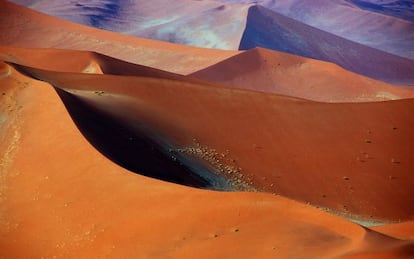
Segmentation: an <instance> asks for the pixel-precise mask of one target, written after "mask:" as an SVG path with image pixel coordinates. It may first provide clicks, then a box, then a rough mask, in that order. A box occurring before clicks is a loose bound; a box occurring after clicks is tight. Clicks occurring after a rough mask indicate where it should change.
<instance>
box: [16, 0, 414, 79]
mask: <svg viewBox="0 0 414 259" xmlns="http://www.w3.org/2000/svg"><path fill="white" fill-rule="evenodd" d="M16 2H20V1H18V0H17V1H16ZM350 2H354V3H350ZM363 2H364V1H363ZM398 2H399V4H400V5H403V3H402V2H401V1H398ZM365 3H366V2H365ZM26 5H29V6H30V3H26ZM31 6H32V8H34V9H37V10H39V11H43V12H47V13H49V14H52V15H55V16H58V17H62V18H66V19H69V20H72V21H75V22H78V23H83V24H86V25H90V26H95V27H98V28H105V29H108V30H114V31H118V32H123V33H126V34H130V35H135V36H139V37H145V38H152V39H158V40H164V41H168V42H175V43H180V44H187V45H194V46H199V47H207V48H221V49H233V50H236V49H243V50H244V49H250V48H254V47H265V48H269V49H274V50H279V51H285V52H289V53H293V54H297V55H301V56H305V57H310V58H316V59H319V60H325V61H329V62H333V63H336V64H338V65H340V66H342V67H344V68H346V69H348V70H351V71H353V72H356V73H359V74H363V75H365V76H369V77H372V78H375V79H377V80H383V81H386V82H389V83H393V84H398V85H407V84H408V85H413V84H414V78H413V76H412V75H413V74H414V70H413V67H414V48H413V46H414V44H413V42H414V24H413V22H412V21H409V20H402V19H399V18H396V17H394V16H387V15H384V14H383V13H381V11H378V12H376V11H366V10H363V9H361V8H360V7H358V6H363V4H362V3H361V2H360V1H343V0H334V1H332V0H314V1H303V0H289V1H268V0H261V1H226V0H221V1H187V0H176V1H175V2H174V5H172V6H170V7H169V8H168V9H165V8H163V6H164V1H162V0H157V1H151V2H148V1H134V2H128V3H127V4H126V3H123V4H119V3H118V2H116V1H115V2H114V1H112V2H111V4H108V3H105V2H102V1H88V3H81V4H79V3H75V2H67V3H54V2H53V1H50V0H43V1H36V4H33V5H31ZM371 6H372V5H371ZM376 6H378V8H380V9H381V10H387V9H386V8H384V7H383V6H386V4H384V3H378V4H377V5H376ZM405 10H410V7H409V6H406V7H405ZM384 13H386V12H384ZM400 14H401V15H402V13H400ZM402 16H403V15H402ZM413 17H414V16H413ZM378 64H381V66H380V65H378ZM390 67H393V68H394V69H389V68H390Z"/></svg>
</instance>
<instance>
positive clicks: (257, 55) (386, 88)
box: [0, 46, 414, 102]
mask: <svg viewBox="0 0 414 259" xmlns="http://www.w3.org/2000/svg"><path fill="white" fill-rule="evenodd" d="M0 58H1V59H3V60H4V61H7V62H12V63H16V64H21V65H26V66H32V67H38V68H42V69H46V70H54V71H61V72H83V73H98V74H99V73H101V74H102V73H104V74H112V75H133V76H145V77H157V78H166V79H175V80H185V81H192V82H201V80H200V79H202V80H203V81H204V83H206V82H207V81H211V82H213V83H216V84H217V83H220V84H223V85H228V86H231V87H237V88H244V89H251V90H256V91H263V92H271V93H277V94H282V95H289V96H295V97H300V98H305V99H311V100H317V101H324V102H363V101H383V100H388V99H401V98H412V97H414V88H408V87H406V88H403V87H396V86H390V85H388V84H386V83H382V82H379V81H375V80H372V79H369V78H366V77H363V76H359V75H357V74H354V73H351V72H348V71H346V70H344V69H342V68H340V67H338V66H336V65H334V64H330V63H326V62H322V61H317V60H312V59H306V58H302V57H299V56H294V55H290V54H284V53H281V52H276V51H269V50H265V49H254V50H251V51H247V52H244V53H241V54H238V55H236V56H234V57H232V58H230V59H228V60H225V61H222V62H221V63H219V64H217V65H213V66H211V67H209V68H206V69H204V70H201V71H199V72H196V73H194V74H193V75H191V76H182V75H179V74H174V73H171V72H167V71H162V70H159V69H154V68H151V67H146V66H142V65H137V64H132V63H129V62H126V61H122V60H118V59H115V58H111V57H108V56H105V55H102V54H99V53H94V52H89V51H74V50H58V49H32V48H13V47H6V46H0ZM197 78H199V79H197Z"/></svg>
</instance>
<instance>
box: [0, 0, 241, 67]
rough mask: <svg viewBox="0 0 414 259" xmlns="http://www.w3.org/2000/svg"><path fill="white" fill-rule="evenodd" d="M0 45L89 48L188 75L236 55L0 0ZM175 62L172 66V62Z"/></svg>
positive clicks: (235, 52)
mask: <svg viewBox="0 0 414 259" xmlns="http://www.w3.org/2000/svg"><path fill="white" fill-rule="evenodd" d="M0 5H1V8H0V31H1V32H2V33H1V34H0V45H6V46H14V47H27V48H61V49H75V50H89V51H94V52H99V53H102V54H105V55H108V56H111V57H116V58H120V59H122V60H125V61H128V62H131V63H135V64H141V65H146V66H151V67H154V68H158V69H162V70H165V71H170V72H174V73H179V74H188V73H191V72H195V71H197V70H199V69H202V68H204V67H206V66H208V65H212V64H215V63H217V62H219V61H221V60H223V59H225V58H228V57H231V56H233V55H235V54H237V53H238V52H237V51H218V50H213V49H201V48H195V47H189V46H183V45H178V44H171V43H167V42H159V41H154V40H149V39H142V38H136V37H132V36H126V35H121V34H117V33H112V32H108V31H102V30H98V29H94V28H90V27H86V26H80V25H78V24H74V23H71V22H67V21H64V20H61V19H57V18H54V17H51V16H48V15H44V14H41V13H38V12H36V11H32V10H30V9H26V8H22V7H20V6H18V5H15V4H12V3H9V2H7V1H4V0H0ZM171 64H174V65H171Z"/></svg>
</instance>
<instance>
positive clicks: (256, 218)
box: [0, 65, 414, 258]
mask: <svg viewBox="0 0 414 259" xmlns="http://www.w3.org/2000/svg"><path fill="white" fill-rule="evenodd" d="M39 74H40V72H39ZM42 74H43V75H42V76H45V77H46V76H48V77H53V76H58V77H60V76H62V75H61V74H55V73H49V72H44V73H42ZM66 77H67V78H66V79H65V77H64V76H62V78H63V79H62V80H61V81H59V82H58V83H59V84H62V85H63V86H68V85H70V82H71V81H70V79H71V78H72V79H73V78H74V77H77V79H76V80H75V81H73V82H77V83H81V84H79V86H80V88H81V87H85V85H84V84H83V83H82V82H85V81H82V78H84V79H85V80H86V81H88V82H90V83H91V86H92V87H95V84H96V81H95V80H94V79H95V77H93V76H88V77H83V76H81V75H76V74H75V75H71V74H67V75H66ZM96 78H98V79H99V82H101V83H102V89H104V90H107V89H109V88H111V83H112V82H113V80H117V81H118V80H119V84H118V85H120V86H121V87H119V92H128V93H131V94H133V95H132V96H133V98H136V97H134V96H136V94H138V93H139V92H141V91H142V90H146V91H147V94H143V95H142V98H143V99H142V101H151V98H150V97H149V96H152V97H153V98H155V100H159V101H161V102H164V103H168V102H171V101H173V100H174V98H173V99H169V97H170V93H171V91H173V90H174V91H176V92H177V96H181V101H182V100H184V99H185V100H186V101H188V103H187V104H190V105H193V104H192V103H191V100H190V99H189V98H186V97H185V95H183V94H184V92H187V93H186V94H188V95H187V96H188V97H194V98H195V97H197V98H199V100H200V101H202V103H203V104H207V103H206V100H209V99H210V98H211V97H213V96H214V95H215V94H216V93H218V92H220V93H226V94H228V96H227V97H226V96H225V95H224V96H223V101H224V102H226V101H228V100H229V96H233V95H237V96H238V97H240V98H241V101H242V102H245V103H246V98H248V99H249V100H252V101H258V99H257V98H265V99H266V100H268V101H269V106H274V107H276V106H277V105H279V104H278V103H280V104H283V105H288V106H296V105H299V106H304V107H307V108H309V107H312V106H320V105H321V104H315V103H308V102H298V101H293V100H290V99H285V98H281V97H278V96H273V95H262V94H257V93H250V92H245V91H236V90H221V89H216V88H211V87H208V88H207V87H202V86H200V87H197V86H194V87H193V86H191V87H190V85H189V84H184V85H183V86H178V85H177V84H175V83H173V82H172V81H163V80H153V81H152V80H150V79H143V78H135V79H132V78H129V79H128V78H125V77H109V76H99V77H96ZM135 81H136V82H141V83H143V84H142V85H136V84H133V85H132V84H128V86H126V85H124V83H132V82H135ZM151 82H154V83H156V85H158V86H156V85H154V84H153V85H152V84H151ZM159 84H160V85H159ZM0 86H1V92H2V94H1V95H0V98H1V102H0V114H1V118H2V120H1V122H2V123H1V124H0V137H1V141H0V151H1V153H2V154H3V155H2V157H1V161H0V172H1V173H0V183H1V185H0V233H1V234H0V255H1V257H5V258H28V257H39V258H40V257H45V258H52V257H55V256H56V257H69V258H90V257H110V258H157V257H158V258H165V257H172V258H183V257H197V258H396V257H398V258H409V257H410V256H411V255H412V249H413V246H414V243H413V242H412V241H403V240H399V239H396V238H392V237H389V236H385V235H381V234H379V233H377V232H374V231H369V230H367V229H365V228H362V227H360V226H358V225H356V224H353V223H350V222H348V221H346V220H344V219H341V218H339V217H337V216H333V215H330V214H328V213H326V212H323V211H321V210H317V209H315V208H312V207H309V206H306V205H303V204H299V203H297V202H294V201H291V200H288V199H285V198H282V197H280V196H273V195H270V194H263V193H243V192H236V193H226V192H213V191H205V190H199V189H194V188H188V187H183V186H179V185H175V184H171V183H166V182H161V181H158V180H154V179H150V178H146V177H143V176H140V175H137V174H133V173H130V172H128V171H126V170H125V169H123V168H121V167H119V166H117V165H115V164H114V163H112V162H111V161H110V160H108V159H106V158H105V157H104V156H102V155H101V154H100V153H99V152H97V150H95V149H94V148H93V147H92V146H91V145H90V144H89V143H88V142H87V141H86V139H85V138H84V137H83V136H82V135H81V134H80V132H79V130H78V129H77V128H76V127H75V124H74V122H73V121H72V120H71V118H70V116H69V114H68V113H67V111H66V110H65V107H64V105H63V104H62V102H61V100H60V99H59V98H58V95H57V94H56V92H55V91H54V90H53V88H52V87H50V86H49V85H47V84H46V83H42V82H39V81H37V80H33V79H30V78H28V77H25V76H22V75H20V74H19V73H18V72H16V71H15V70H13V69H12V68H11V67H9V66H7V65H2V66H1V69H0ZM150 86H151V88H149V87H150ZM151 89H153V90H151ZM159 90H163V91H166V95H165V98H161V96H158V97H157V96H154V95H152V94H154V93H156V92H157V91H159ZM199 93H203V94H206V97H205V99H202V98H200V96H199ZM77 96H79V98H82V99H85V100H87V102H90V103H91V104H92V103H95V104H98V103H100V102H104V103H107V104H108V103H109V100H107V99H110V98H111V97H114V99H119V100H121V99H122V98H124V97H122V96H117V95H115V93H113V94H112V93H107V94H101V93H100V94H99V95H96V94H89V92H88V91H80V90H78V94H77ZM213 100H214V99H213ZM135 101H136V100H135ZM403 103H404V104H406V105H405V106H409V104H410V103H411V100H407V101H403V102H390V103H385V104H384V105H385V106H387V107H388V108H390V109H391V112H390V113H389V114H388V115H391V114H392V113H393V112H392V111H393V110H394V108H393V107H394V106H396V107H399V106H400V105H401V104H403ZM219 104H220V103H219ZM234 105H235V106H238V104H237V103H235V104H234ZM149 106H150V105H149V104H148V108H151V107H149ZM184 106H186V107H187V105H178V107H177V108H174V111H173V112H174V113H176V112H177V111H178V110H180V109H182V108H183V107H184ZM342 106H344V105H338V106H337V107H342ZM353 106H354V105H353ZM358 106H364V105H358ZM367 106H368V107H371V106H373V107H375V108H379V109H381V106H380V105H379V104H367ZM163 107H165V106H163V105H161V106H160V109H161V110H160V111H162V109H163ZM328 107H329V108H333V107H336V105H328ZM152 108H154V107H152ZM170 108H171V107H170ZM193 108H194V109H195V110H199V109H200V108H202V107H201V106H199V107H197V106H193ZM212 108H213V107H212ZM250 108H257V109H258V110H256V112H257V111H259V115H258V116H259V118H260V116H261V114H263V111H264V107H263V110H260V109H259V106H252V107H250ZM122 109H123V107H119V109H118V110H122ZM218 109H221V108H218ZM229 109H230V110H233V108H232V107H230V108H229ZM309 109H312V108H309ZM351 109H352V108H351ZM335 110H336V111H337V112H338V111H339V109H335ZM361 110H362V113H365V112H366V111H365V110H369V108H366V109H361ZM296 111H299V110H296ZM131 112H134V113H135V114H136V111H131ZM211 112H212V116H211V117H210V118H211V119H212V120H210V122H211V125H216V126H217V125H218V122H219V121H220V115H219V114H217V110H215V109H211ZM221 112H222V113H223V111H221ZM229 112H231V111H229ZM240 112H241V113H240V115H242V117H244V116H247V118H250V117H251V114H252V113H249V112H248V111H247V110H246V109H245V110H241V111H240ZM246 112H247V114H246ZM342 112H343V113H346V112H344V111H342ZM161 113H163V112H161ZM190 113H191V111H189V114H190ZM182 115H185V114H182ZM205 115H206V114H203V115H202V117H204V116H205ZM233 115H235V116H236V117H239V115H238V114H233ZM344 115H346V114H344ZM216 116H217V117H216ZM344 117H346V116H344ZM153 118H156V119H162V116H160V113H154V117H153ZM357 118H358V117H357ZM359 118H361V117H359ZM182 119H183V120H186V118H185V117H183V118H182ZM216 119H217V120H218V121H217V122H216V123H213V122H214V121H215V120H216ZM196 121H197V118H195V121H194V123H193V125H195V122H196ZM279 121H282V122H283V120H281V119H279ZM236 122H237V120H232V121H231V123H236ZM395 122H396V123H398V122H399V120H396V121H395ZM269 123H270V124H271V122H269ZM190 124H191V123H190ZM183 125H186V124H183ZM397 125H398V127H399V130H401V132H404V131H405V130H408V129H407V128H405V127H404V125H402V124H397ZM189 126H191V125H189ZM224 126H225V125H224ZM322 129H323V128H322ZM223 130H226V128H223ZM376 130H378V129H376ZM376 132H377V131H373V134H375V133H376ZM237 134H238V133H237V131H235V134H234V136H233V135H230V136H229V138H233V137H236V135H237ZM265 134H266V132H265ZM399 134H401V135H404V133H399ZM253 137H254V136H253ZM207 138H208V136H206V138H204V139H200V141H202V143H204V142H208V141H207V140H208V139H207ZM328 138H329V135H328ZM235 139H237V138H235ZM230 140H231V139H230ZM240 140H241V142H242V143H241V146H242V148H245V147H246V146H245V143H243V142H244V141H245V140H243V139H240ZM407 141H408V140H407ZM224 142H225V143H229V142H228V141H224ZM211 143H212V141H211ZM256 148H259V147H258V146H256ZM263 148H266V147H263ZM235 151H236V150H235ZM288 151H289V150H288ZM231 153H232V154H233V150H232V151H231ZM253 155H254V154H253ZM240 161H242V160H240ZM404 163H405V160H404V161H403V160H402V163H401V164H400V165H401V166H404ZM372 177H374V176H372ZM353 180H354V179H352V178H351V181H353ZM405 180H407V179H405ZM372 181H374V180H372ZM397 181H398V180H397ZM304 183H305V182H304ZM276 184H278V183H277V182H276ZM331 184H335V183H334V182H332V183H331ZM371 184H372V182H371ZM296 186H297V187H298V188H301V187H300V184H299V183H298V185H296ZM321 186H322V188H323V187H324V186H323V185H321ZM402 186H403V185H402ZM367 187H368V186H367ZM356 190H358V189H356ZM394 190H396V191H397V190H403V189H401V188H400V189H394ZM367 191H368V190H367ZM379 191H380V190H379ZM329 198H330V197H329V196H328V199H329ZM386 201H387V200H383V201H382V202H383V203H386ZM391 205H392V204H391ZM381 256H382V257H381Z"/></svg>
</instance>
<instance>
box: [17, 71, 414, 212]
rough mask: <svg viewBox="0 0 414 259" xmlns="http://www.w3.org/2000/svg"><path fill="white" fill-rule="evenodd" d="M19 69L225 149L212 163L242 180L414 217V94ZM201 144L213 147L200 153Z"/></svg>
mask: <svg viewBox="0 0 414 259" xmlns="http://www.w3.org/2000/svg"><path fill="white" fill-rule="evenodd" d="M19 69H20V70H21V71H24V72H25V73H26V74H30V75H31V76H33V77H35V78H38V79H41V80H45V81H47V82H49V83H51V84H52V85H54V86H56V87H59V88H61V89H64V90H66V91H69V92H71V93H72V94H73V95H74V96H76V97H77V98H80V99H81V100H82V101H84V102H86V103H88V104H89V105H91V106H93V107H95V108H96V109H98V110H100V111H101V112H104V113H107V114H111V116H114V117H116V118H118V120H119V121H122V122H123V123H126V124H128V125H139V124H144V125H147V126H148V127H150V128H152V129H156V130H157V132H159V133H160V134H161V135H162V136H163V137H164V138H166V139H168V140H169V141H170V142H171V143H175V146H178V147H179V148H180V149H179V150H178V151H179V152H184V153H188V154H194V155H196V156H199V155H200V153H202V152H201V151H203V150H204V151H205V150H211V149H213V150H215V152H217V154H218V155H220V154H227V157H226V158H225V159H224V158H223V159H221V158H220V156H218V157H217V158H216V157H215V158H214V159H213V162H214V163H212V164H211V166H212V167H215V168H216V170H217V171H218V172H221V173H223V174H227V175H229V177H230V178H233V179H235V182H242V183H245V184H247V185H250V186H253V187H255V188H257V189H259V190H263V191H268V192H275V193H278V194H281V195H284V196H287V197H290V198H293V199H296V200H300V201H305V202H310V203H312V204H315V205H319V206H323V207H327V208H330V209H333V210H335V211H338V212H341V213H346V214H351V215H353V214H355V215H360V216H361V217H362V218H366V219H369V218H373V219H385V220H399V219H400V220H403V219H411V218H412V215H414V208H413V206H412V204H413V197H414V196H413V193H412V191H413V190H412V186H413V184H414V178H413V175H412V174H411V171H412V168H413V167H414V164H413V163H414V157H413V154H414V152H413V146H412V145H411V143H414V134H413V129H414V120H413V119H412V116H411V113H412V111H413V109H414V99H405V100H398V101H388V102H377V103H360V104H351V103H350V104H327V103H317V102H310V101H304V100H299V99H295V98H289V97H282V96H278V95H272V94H264V93H259V92H253V91H245V90H239V89H229V88H222V87H212V86H211V85H208V86H203V85H201V84H194V83H189V82H180V81H170V80H162V79H152V78H139V77H120V76H108V75H89V74H71V73H58V72H50V71H49V72H48V71H44V70H39V69H34V68H28V67H21V66H20V67H19ZM97 90H99V94H97V93H96V91H97ZM257 132H260V134H257ZM195 142H196V143H195ZM199 145H201V146H202V147H205V149H202V150H201V151H200V152H196V151H197V150H198V149H197V148H199V147H200V146H199ZM200 158H201V159H203V158H205V157H203V156H200ZM207 162H212V161H211V160H208V159H207ZM233 168H235V169H237V170H233Z"/></svg>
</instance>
